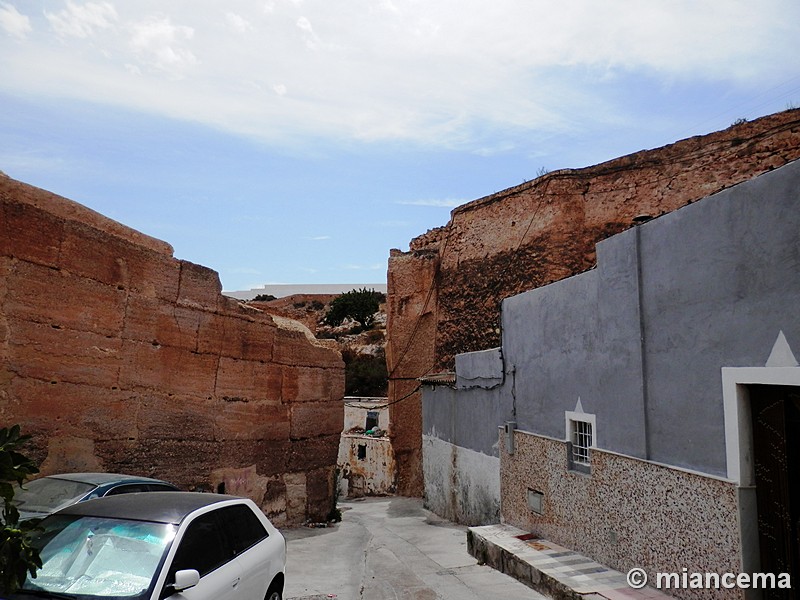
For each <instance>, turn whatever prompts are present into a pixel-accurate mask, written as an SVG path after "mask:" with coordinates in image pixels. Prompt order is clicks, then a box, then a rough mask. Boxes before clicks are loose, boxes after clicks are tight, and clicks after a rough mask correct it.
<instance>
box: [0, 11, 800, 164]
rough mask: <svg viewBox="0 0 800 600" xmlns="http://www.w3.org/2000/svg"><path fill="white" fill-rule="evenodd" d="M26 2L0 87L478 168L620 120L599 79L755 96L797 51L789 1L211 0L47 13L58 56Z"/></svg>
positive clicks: (798, 19)
mask: <svg viewBox="0 0 800 600" xmlns="http://www.w3.org/2000/svg"><path fill="white" fill-rule="evenodd" d="M22 1H23V0H0V26H2V28H3V29H4V30H5V31H7V32H9V33H11V35H12V36H14V37H20V36H25V35H27V38H26V40H25V42H26V43H25V46H24V49H23V48H22V47H21V46H20V44H18V43H15V46H19V48H16V47H15V46H12V45H10V44H8V42H6V45H2V43H3V40H2V38H0V67H1V68H2V72H3V75H4V76H3V78H2V80H0V89H6V90H13V91H15V92H18V93H29V94H32V95H35V94H38V93H45V92H46V93H48V94H62V95H65V96H69V97H73V98H80V99H87V100H91V101H102V102H107V103H110V104H114V105H118V106H125V107H128V108H131V107H132V108H135V109H140V110H142V109H143V110H147V111H148V112H153V113H158V114H162V115H167V116H171V117H178V118H183V119H189V120H193V121H198V122H202V123H205V124H207V125H211V126H213V127H217V128H221V129H224V130H227V131H231V132H235V133H237V134H243V135H246V136H249V137H254V138H259V139H263V140H268V141H271V142H276V143H281V144H291V143H300V142H298V140H303V139H304V138H310V137H330V138H335V139H337V140H340V139H359V140H401V141H413V142H416V143H420V144H437V145H441V146H446V147H450V148H453V147H456V148H460V149H465V150H468V151H470V152H473V153H476V154H478V155H482V156H490V155H493V154H496V153H499V152H507V151H509V150H513V149H516V148H517V147H518V145H517V141H518V140H519V137H521V136H525V134H526V132H530V131H534V130H538V131H544V132H545V133H552V134H559V133H561V132H564V131H568V130H570V128H572V127H575V125H574V122H575V121H576V119H577V118H578V117H576V115H580V117H579V119H580V121H581V122H586V121H587V120H592V121H615V120H619V121H620V122H622V121H624V120H625V119H627V118H628V115H627V113H626V111H625V104H624V102H625V99H624V98H623V99H622V100H621V99H620V98H614V97H604V96H601V95H600V94H601V92H600V91H599V89H600V88H604V89H605V88H607V87H608V86H607V85H600V84H607V83H608V82H613V81H616V80H622V79H625V78H627V79H633V78H634V77H637V78H640V79H647V80H648V81H651V82H652V84H651V85H652V86H658V85H662V86H670V85H680V84H685V83H694V82H698V81H702V82H708V83H709V84H711V83H713V84H721V85H723V86H726V87H728V88H731V87H740V88H741V87H746V86H749V87H750V88H751V89H754V90H757V89H761V90H763V89H768V88H769V87H771V86H774V85H776V83H780V82H781V81H785V80H786V79H788V78H789V77H791V76H794V75H795V73H796V67H795V65H794V62H795V61H793V60H791V58H790V57H794V56H797V55H800V4H798V3H797V2H796V0H763V1H762V2H761V3H753V2H752V0H747V1H745V0H650V1H648V2H641V1H640V0H564V2H562V3H561V4H559V5H557V6H554V5H553V4H552V3H551V2H548V1H545V0H530V1H529V2H518V1H515V0H494V1H493V2H486V1H485V0H438V1H437V2H420V1H419V0H381V1H380V2H374V0H351V2H348V3H346V4H344V5H342V4H336V3H331V2H329V1H327V0H304V1H302V2H301V1H299V0H265V2H264V3H261V2H259V3H255V4H254V5H248V3H245V2H242V1H239V0H235V1H234V0H232V1H231V2H230V3H228V4H227V5H226V6H227V8H226V9H225V10H227V11H228V12H227V13H226V12H220V10H219V4H218V3H216V2H212V1H211V0H193V1H192V2H174V3H164V2H163V1H160V0H137V2H125V3H121V2H118V3H116V4H112V3H111V2H107V1H106V2H101V1H95V2H79V1H78V0H67V2H66V4H61V3H56V0H42V2H44V4H45V6H46V7H49V12H45V16H46V18H47V20H48V21H49V22H50V24H51V26H52V28H53V29H54V30H55V31H56V32H57V33H58V34H59V41H58V43H53V41H52V39H51V38H52V35H50V36H48V35H46V32H44V31H39V29H38V28H37V29H34V30H32V29H31V26H34V27H35V25H36V22H35V20H34V21H33V22H30V21H27V20H25V18H24V16H23V15H21V14H20V13H19V11H18V10H17V9H16V8H14V6H15V5H16V6H18V7H19V6H23V4H22ZM55 6H58V9H56V8H54V7H55ZM245 31H247V32H249V33H252V35H241V34H242V33H243V32H245ZM13 32H16V33H13ZM7 39H11V38H7ZM14 41H15V42H16V40H14ZM310 50H313V51H310ZM165 74H166V75H167V77H164V75H165ZM289 92H290V93H289ZM621 96H623V94H621Z"/></svg>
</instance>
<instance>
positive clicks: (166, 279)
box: [0, 174, 344, 524]
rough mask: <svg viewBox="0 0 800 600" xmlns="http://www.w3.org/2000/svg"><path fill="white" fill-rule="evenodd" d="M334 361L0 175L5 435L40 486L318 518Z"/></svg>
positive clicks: (333, 436)
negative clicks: (100, 478)
mask: <svg viewBox="0 0 800 600" xmlns="http://www.w3.org/2000/svg"><path fill="white" fill-rule="evenodd" d="M343 394H344V370H343V363H342V361H341V357H340V355H339V353H338V352H337V351H335V350H331V349H329V348H326V347H323V346H320V345H318V344H317V343H316V341H315V340H314V339H313V337H312V336H311V335H310V333H309V332H308V330H307V329H306V328H305V327H303V326H302V325H300V324H298V323H295V322H292V321H288V320H284V319H279V318H275V319H273V318H272V317H270V316H268V315H266V314H264V313H262V312H260V311H258V310H255V309H251V308H246V307H243V306H242V305H240V304H239V302H237V301H236V300H233V299H231V298H226V297H224V296H222V295H221V286H220V282H219V277H218V275H217V273H216V272H214V271H212V270H210V269H208V268H205V267H202V266H199V265H195V264H192V263H190V262H187V261H183V260H176V259H175V258H173V256H172V248H171V247H170V246H169V245H168V244H166V243H164V242H161V241H159V240H155V239H153V238H150V237H148V236H146V235H143V234H141V233H139V232H137V231H134V230H132V229H129V228H127V227H125V226H124V225H121V224H119V223H116V222H114V221H111V220H110V219H107V218H105V217H103V216H102V215H99V214H97V213H95V212H93V211H91V210H89V209H87V208H85V207H83V206H81V205H79V204H77V203H74V202H72V201H70V200H67V199H65V198H61V197H59V196H56V195H54V194H51V193H48V192H45V191H43V190H40V189H37V188H34V187H31V186H28V185H25V184H22V183H20V182H17V181H14V180H13V179H10V178H8V177H6V176H4V175H2V174H0V422H1V423H4V424H9V425H10V424H13V423H20V424H21V426H22V428H23V430H24V432H26V433H30V434H33V436H34V438H33V452H32V454H33V455H34V456H35V458H37V459H38V460H39V461H40V463H41V469H42V472H43V473H44V474H48V473H54V472H65V471H80V470H86V471H92V470H103V471H121V472H128V473H134V474H142V475H150V476H156V477H160V478H164V479H167V480H170V481H172V482H174V483H176V484H178V485H180V486H181V487H182V488H184V489H205V490H215V491H216V490H223V489H224V490H225V491H226V492H228V493H234V494H239V495H246V496H249V497H251V498H253V499H254V500H255V501H256V502H257V503H258V504H259V505H260V506H261V507H262V508H263V509H264V510H265V512H267V514H269V515H270V517H271V518H273V519H274V520H275V521H276V522H277V523H278V524H285V523H297V522H302V521H304V520H306V519H313V520H319V519H323V518H325V516H326V515H327V512H328V511H329V510H330V508H331V503H332V498H333V489H334V488H333V486H334V469H335V465H336V460H337V451H338V446H339V436H340V433H341V430H342V422H343V411H342V402H341V399H342V396H343Z"/></svg>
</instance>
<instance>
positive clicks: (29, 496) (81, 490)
mask: <svg viewBox="0 0 800 600" xmlns="http://www.w3.org/2000/svg"><path fill="white" fill-rule="evenodd" d="M177 490H178V488H177V487H175V486H174V485H172V484H171V483H167V482H166V481H161V480H160V479H151V478H150V477H138V476H135V475H120V474H119V473H66V474H63V475H48V476H47V477H41V478H39V479H34V480H33V481H29V482H27V483H25V484H24V485H23V487H22V488H17V489H16V490H15V493H14V504H16V505H17V509H18V510H19V514H20V519H22V520H24V519H33V518H42V517H46V516H47V515H49V514H51V513H54V512H55V511H57V510H59V509H61V508H64V507H65V506H70V505H71V504H77V503H78V502H83V501H84V500H91V499H92V498H102V497H104V496H116V495H118V494H130V493H132V492H169V491H177Z"/></svg>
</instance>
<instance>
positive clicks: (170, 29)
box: [130, 17, 198, 73]
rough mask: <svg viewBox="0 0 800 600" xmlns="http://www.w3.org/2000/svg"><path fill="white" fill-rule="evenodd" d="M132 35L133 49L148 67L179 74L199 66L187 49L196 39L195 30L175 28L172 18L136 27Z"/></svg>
mask: <svg viewBox="0 0 800 600" xmlns="http://www.w3.org/2000/svg"><path fill="white" fill-rule="evenodd" d="M131 31H132V36H131V40H130V44H131V47H132V48H133V51H134V53H135V55H136V56H137V57H138V58H139V60H140V61H142V62H143V63H145V64H148V65H150V66H152V67H155V68H156V69H159V70H162V71H170V72H173V73H175V72H177V71H179V70H180V69H182V68H184V67H186V66H190V65H194V64H196V63H197V62H198V61H197V57H196V56H195V55H194V54H193V53H192V51H191V50H190V49H189V48H188V47H187V46H186V45H185V44H186V42H188V41H189V40H191V39H192V37H194V29H193V28H191V27H188V26H185V25H173V24H172V21H171V20H170V18H169V17H150V18H148V19H147V20H145V21H142V22H139V23H135V24H134V25H132V26H131Z"/></svg>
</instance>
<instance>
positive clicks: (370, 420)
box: [364, 410, 379, 431]
mask: <svg viewBox="0 0 800 600" xmlns="http://www.w3.org/2000/svg"><path fill="white" fill-rule="evenodd" d="M378 417H379V413H378V411H377V410H368V411H367V420H366V422H365V423H364V429H365V430H366V431H369V430H370V429H375V428H376V427H377V426H378Z"/></svg>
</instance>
